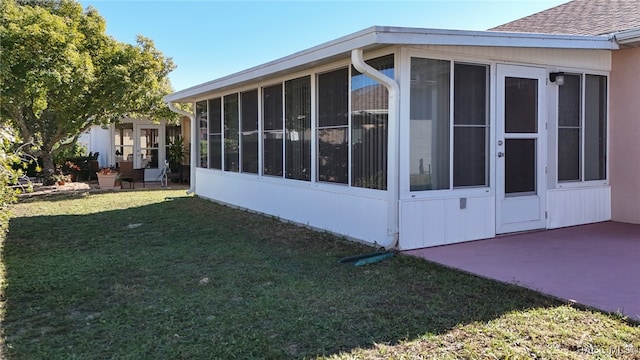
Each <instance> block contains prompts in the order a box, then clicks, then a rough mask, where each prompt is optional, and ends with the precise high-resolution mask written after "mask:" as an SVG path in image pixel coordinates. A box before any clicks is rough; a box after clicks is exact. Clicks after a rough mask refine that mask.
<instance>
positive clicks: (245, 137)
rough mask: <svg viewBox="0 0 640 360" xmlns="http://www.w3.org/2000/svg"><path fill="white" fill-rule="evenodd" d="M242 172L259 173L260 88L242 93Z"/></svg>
mask: <svg viewBox="0 0 640 360" xmlns="http://www.w3.org/2000/svg"><path fill="white" fill-rule="evenodd" d="M240 104H241V113H240V115H241V117H242V134H241V139H242V144H241V145H240V151H241V152H242V154H241V158H242V172H246V173H252V174H257V173H258V90H251V91H246V92H243V93H241V94H240Z"/></svg>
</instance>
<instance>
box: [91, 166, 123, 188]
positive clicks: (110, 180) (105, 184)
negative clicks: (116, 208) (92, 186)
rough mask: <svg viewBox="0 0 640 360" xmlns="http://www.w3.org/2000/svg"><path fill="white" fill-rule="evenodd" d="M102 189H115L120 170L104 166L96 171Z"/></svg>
mask: <svg viewBox="0 0 640 360" xmlns="http://www.w3.org/2000/svg"><path fill="white" fill-rule="evenodd" d="M96 174H97V175H98V186H100V189H115V187H116V179H117V178H118V172H117V171H116V170H115V169H113V168H102V169H100V171H98V172H97V173H96Z"/></svg>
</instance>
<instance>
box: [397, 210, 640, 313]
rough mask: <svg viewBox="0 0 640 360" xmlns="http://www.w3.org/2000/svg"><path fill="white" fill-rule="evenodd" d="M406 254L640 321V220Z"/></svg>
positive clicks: (454, 245) (420, 250)
mask: <svg viewBox="0 0 640 360" xmlns="http://www.w3.org/2000/svg"><path fill="white" fill-rule="evenodd" d="M405 253H406V254H409V255H414V256H418V257H422V258H424V259H427V260H429V261H433V262H436V263H440V264H443V265H446V266H450V267H453V268H457V269H461V270H464V271H468V272H470V273H473V274H477V275H480V276H483V277H487V278H490V279H495V280H498V281H502V282H507V283H513V284H516V285H519V286H523V287H526V288H529V289H533V290H536V291H539V292H542V293H545V294H549V295H552V296H555V297H558V298H561V299H565V300H570V301H575V302H577V303H580V304H583V305H588V306H591V307H594V308H597V309H600V310H604V311H607V312H615V311H619V312H621V313H623V314H625V315H626V316H628V317H629V318H630V319H633V320H636V321H640V225H634V224H623V223H617V222H604V223H597V224H589V225H582V226H575V227H570V228H563V229H555V230H544V231H536V232H528V233H520V234H512V235H506V236H501V237H497V238H493V239H488V240H479V241H472V242H466V243H461V244H452V245H444V246H439V247H433V248H425V249H417V250H409V251H405Z"/></svg>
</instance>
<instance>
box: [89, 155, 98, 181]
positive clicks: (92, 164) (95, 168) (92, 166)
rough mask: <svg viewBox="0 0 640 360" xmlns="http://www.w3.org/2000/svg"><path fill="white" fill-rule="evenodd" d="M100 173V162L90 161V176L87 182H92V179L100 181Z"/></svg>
mask: <svg viewBox="0 0 640 360" xmlns="http://www.w3.org/2000/svg"><path fill="white" fill-rule="evenodd" d="M98 171H100V164H98V160H89V176H88V179H87V180H88V181H89V182H91V179H96V180H98V174H97V172H98Z"/></svg>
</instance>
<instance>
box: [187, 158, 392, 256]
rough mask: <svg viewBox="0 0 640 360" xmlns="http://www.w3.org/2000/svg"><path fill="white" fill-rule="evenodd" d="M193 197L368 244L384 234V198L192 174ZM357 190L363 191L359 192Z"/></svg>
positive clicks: (333, 188)
mask: <svg viewBox="0 0 640 360" xmlns="http://www.w3.org/2000/svg"><path fill="white" fill-rule="evenodd" d="M196 177H197V182H196V193H197V194H198V195H199V196H203V197H205V198H209V199H213V200H215V201H217V202H221V203H225V204H229V205H233V206H237V207H241V208H246V209H250V210H253V211H256V212H260V213H264V214H268V215H271V216H274V217H277V218H280V219H283V220H289V221H292V222H295V223H298V224H301V225H306V226H309V227H312V228H317V229H323V230H327V231H330V232H333V233H337V234H341V235H344V236H347V237H350V238H353V239H358V240H360V241H364V242H368V243H371V244H375V243H381V242H382V241H384V240H385V238H386V234H387V218H386V214H387V212H386V209H387V200H386V199H385V195H386V192H383V191H382V192H381V191H374V190H366V189H352V190H353V191H346V189H347V188H346V187H343V186H338V187H337V188H336V186H335V185H334V186H332V185H324V184H317V183H308V182H302V181H295V180H285V179H280V178H269V177H258V176H251V175H246V174H244V175H243V174H237V173H230V172H223V171H219V170H209V169H202V168H198V169H196ZM358 190H361V191H358Z"/></svg>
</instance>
